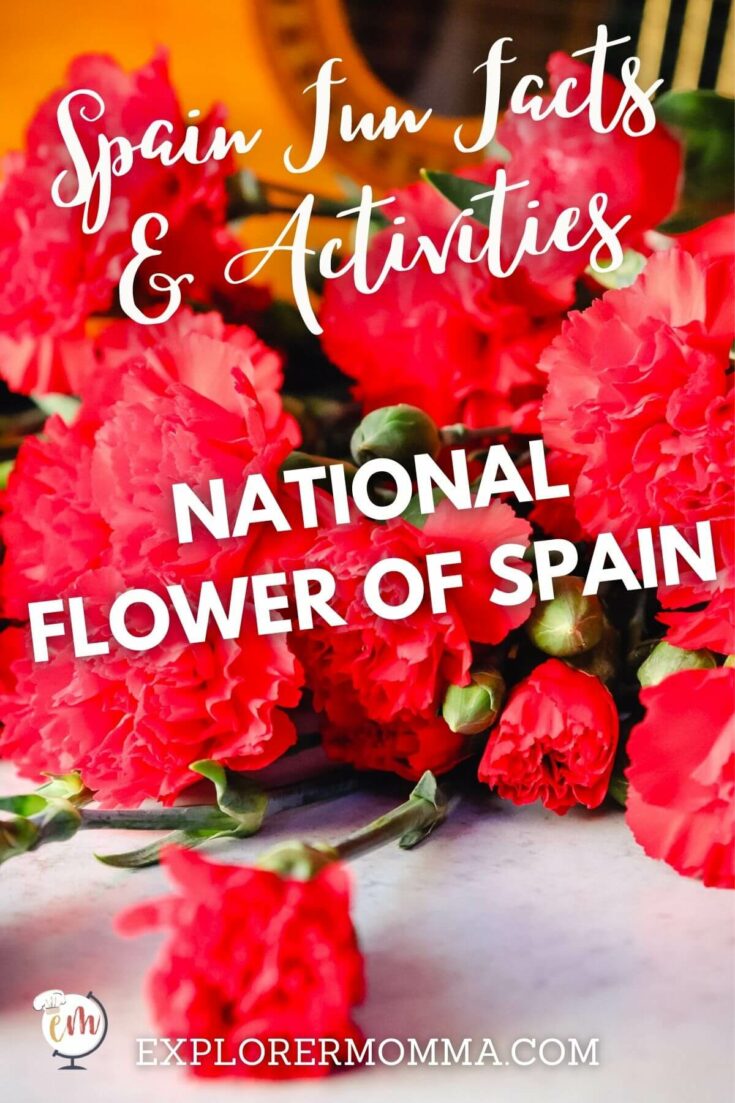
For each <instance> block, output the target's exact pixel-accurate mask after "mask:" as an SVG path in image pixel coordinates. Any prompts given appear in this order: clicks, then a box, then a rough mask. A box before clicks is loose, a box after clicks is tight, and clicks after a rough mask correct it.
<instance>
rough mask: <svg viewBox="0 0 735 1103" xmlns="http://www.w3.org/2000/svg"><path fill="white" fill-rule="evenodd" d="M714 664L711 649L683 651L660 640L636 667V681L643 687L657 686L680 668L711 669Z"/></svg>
mask: <svg viewBox="0 0 735 1103" xmlns="http://www.w3.org/2000/svg"><path fill="white" fill-rule="evenodd" d="M715 666H717V662H716V660H715V657H714V655H713V654H712V652H711V651H685V650H684V648H683V647H672V645H671V644H670V643H666V640H662V641H661V643H657V644H656V646H655V647H654V649H653V651H652V652H651V654H650V655H649V656H648V658H647V659H646V661H645V662H644V663H641V665H640V666H639V667H638V681H639V682H640V683H641V685H642V686H643V687H644V688H645V687H646V686H657V685H658V684H659V682H663V680H664V678H668V677H669V675H670V674H677V673H678V672H679V671H680V670H711V669H712V668H713V667H715Z"/></svg>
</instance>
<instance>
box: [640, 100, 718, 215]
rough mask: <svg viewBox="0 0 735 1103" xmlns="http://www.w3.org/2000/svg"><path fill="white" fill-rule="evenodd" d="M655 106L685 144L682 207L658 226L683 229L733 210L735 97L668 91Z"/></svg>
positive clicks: (661, 117)
mask: <svg viewBox="0 0 735 1103" xmlns="http://www.w3.org/2000/svg"><path fill="white" fill-rule="evenodd" d="M655 111H656V115H657V117H658V119H659V120H660V121H661V122H662V123H664V125H665V126H667V127H669V129H670V130H672V131H673V132H674V133H675V134H676V136H677V137H678V138H680V139H681V141H682V142H683V144H684V186H683V189H682V194H681V197H680V200H679V207H678V209H677V210H676V211H675V213H674V214H673V216H671V217H670V218H668V219H667V220H666V222H664V224H663V225H662V226H659V230H661V231H662V232H664V233H681V232H682V231H684V230H690V229H693V228H694V227H696V226H701V225H702V223H703V222H709V221H710V219H713V218H717V217H718V216H719V215H723V214H729V212H730V211H732V210H733V207H734V206H735V204H734V203H733V192H734V190H735V140H734V134H735V100H733V99H731V98H729V97H727V96H720V95H719V94H718V93H717V92H711V91H705V90H699V91H696V92H667V93H666V94H665V95H663V96H660V97H659V98H658V99H657V100H656V104H655Z"/></svg>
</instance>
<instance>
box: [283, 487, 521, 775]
mask: <svg viewBox="0 0 735 1103" xmlns="http://www.w3.org/2000/svg"><path fill="white" fill-rule="evenodd" d="M529 533H530V526H529V525H528V523H527V522H526V521H523V520H521V519H520V518H518V517H516V516H515V514H514V513H513V510H512V509H511V508H510V506H508V505H505V504H504V503H501V502H495V503H493V504H492V505H491V506H488V507H487V508H484V509H473V510H466V511H457V510H455V509H454V508H453V507H452V506H451V505H450V503H448V502H446V501H445V502H443V503H441V504H440V505H439V507H438V508H437V510H436V512H435V513H434V514H432V515H431V516H430V517H429V518H428V519H427V521H426V525H425V527H424V529H423V531H422V530H420V529H417V528H415V527H414V526H413V525H409V524H408V523H407V522H406V521H403V520H400V519H397V520H395V521H390V522H388V523H386V524H383V525H375V524H374V523H372V522H368V521H365V520H360V521H357V522H355V523H353V524H351V525H343V526H337V527H335V528H334V529H332V530H331V531H327V532H324V533H322V534H321V535H320V536H318V537H317V539H316V540H315V542H314V546H313V548H312V549H311V551H310V552H309V553H308V556H307V559H306V563H307V565H308V566H317V567H323V568H326V569H327V570H328V571H329V572H330V573H331V574H332V575H333V577H334V578H335V579H336V583H337V588H336V594H335V597H334V599H333V601H332V603H331V604H332V605H333V607H334V608H335V609H336V611H337V612H338V613H339V614H340V615H341V616H342V617H343V619H344V620H345V621H346V624H344V625H341V626H338V627H327V626H323V625H316V626H315V627H314V628H313V629H311V630H309V631H306V632H303V633H300V634H299V636H298V637H297V642H296V644H295V646H296V648H297V653H298V655H299V657H300V659H301V660H302V662H303V663H304V666H305V668H306V671H307V679H308V682H309V685H310V686H311V688H312V689H313V692H314V704H315V707H316V708H317V710H318V711H320V712H323V713H324V735H325V745H326V749H327V751H328V753H333V754H334V756H335V757H337V758H340V759H342V760H346V761H352V762H354V763H355V764H356V765H359V766H361V767H363V768H371V769H390V770H395V771H396V772H397V773H400V774H402V775H403V776H405V777H410V778H415V777H419V776H420V775H421V773H423V771H424V770H426V769H431V770H434V771H436V772H441V771H442V770H446V769H448V768H449V767H450V766H452V765H454V764H455V763H456V762H457V761H458V760H459V758H461V757H463V755H464V754H466V753H467V743H466V740H464V739H463V738H462V737H458V736H457V735H455V734H454V733H452V732H451V731H450V730H449V728H448V727H447V725H446V724H445V723H444V721H443V720H441V719H440V718H439V717H438V716H437V715H436V712H437V710H438V708H439V706H440V705H441V701H442V699H443V695H444V692H445V690H446V688H447V686H448V685H449V684H450V683H455V684H464V683H465V682H466V681H467V678H468V672H469V668H470V663H471V660H472V654H471V648H470V641H471V640H475V641H478V642H482V643H493V644H495V643H500V642H501V641H502V640H503V639H505V637H506V636H507V634H508V633H509V632H510V631H511V630H512V629H513V628H515V627H517V626H518V625H519V624H521V623H523V621H524V620H525V619H526V617H527V616H528V615H529V612H530V609H531V604H532V602H531V601H529V602H526V603H523V604H521V605H515V606H501V605H497V604H493V603H491V602H490V600H489V597H490V593H491V592H492V590H493V589H495V588H496V587H497V588H498V589H503V588H504V586H503V584H502V583H501V582H500V580H498V579H497V578H495V577H494V576H493V574H492V572H491V571H490V570H489V567H488V560H489V558H490V555H491V553H492V551H493V550H494V548H495V547H497V546H498V545H500V544H505V543H520V544H523V545H525V544H527V542H528V537H529ZM447 550H452V551H456V550H459V551H460V552H461V555H462V572H463V574H462V577H463V580H464V581H463V585H462V587H461V588H458V589H450V590H448V591H447V593H446V599H447V609H446V612H444V613H441V612H434V611H432V609H431V606H430V602H429V597H428V589H426V591H425V598H424V600H423V602H422V603H421V605H420V606H419V607H418V609H417V610H416V611H415V612H414V613H412V614H411V615H409V616H407V617H405V618H401V619H399V620H386V619H384V618H381V617H379V616H377V614H376V613H375V612H373V610H372V609H371V608H370V607H369V606H368V604H367V602H366V601H365V596H364V592H363V583H364V578H365V574H366V572H367V571H368V570H369V569H370V567H371V566H372V565H373V564H375V563H378V562H379V561H380V560H383V559H386V558H389V557H398V558H400V559H403V560H405V561H407V562H408V563H410V564H413V565H414V566H415V567H416V569H417V570H418V571H419V572H420V573H421V575H422V576H423V577H424V579H425V576H426V555H427V554H431V553H434V552H442V551H447ZM529 570H530V567H529ZM447 573H452V572H451V571H448V572H447ZM406 596H407V587H406V582H405V580H404V579H403V577H402V576H400V575H398V574H396V573H389V574H387V575H386V577H385V578H384V580H383V583H382V585H381V597H382V598H383V600H384V601H385V602H387V603H388V604H390V605H400V604H401V603H402V602H403V601H404V600H405V598H406Z"/></svg>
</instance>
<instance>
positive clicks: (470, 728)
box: [442, 670, 505, 735]
mask: <svg viewBox="0 0 735 1103" xmlns="http://www.w3.org/2000/svg"><path fill="white" fill-rule="evenodd" d="M470 676H471V678H472V681H471V682H470V684H469V685H468V686H450V687H449V689H448V690H447V692H446V696H445V697H444V704H443V705H442V716H443V717H444V720H445V721H446V723H447V726H448V727H449V728H451V730H452V731H453V732H457V733H458V734H459V735H477V734H478V733H479V732H484V731H487V729H488V728H490V727H492V725H493V724H494V723H495V721H496V719H497V717H498V713H499V712H500V706H501V705H502V703H503V697H504V696H505V681H504V680H503V676H502V674H500V673H498V671H497V670H477V671H473V672H472V674H471V675H470Z"/></svg>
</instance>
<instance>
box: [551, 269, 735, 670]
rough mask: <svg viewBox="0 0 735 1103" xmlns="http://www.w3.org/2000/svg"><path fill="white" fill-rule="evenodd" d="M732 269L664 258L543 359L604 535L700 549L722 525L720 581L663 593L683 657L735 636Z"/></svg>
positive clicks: (569, 447)
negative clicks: (708, 528) (663, 529)
mask: <svg viewBox="0 0 735 1103" xmlns="http://www.w3.org/2000/svg"><path fill="white" fill-rule="evenodd" d="M732 284H733V259H732V257H729V258H728V257H721V258H709V257H707V256H690V255H689V254H687V253H685V252H683V251H681V250H679V249H671V250H669V251H668V252H665V253H660V254H657V255H655V256H654V257H652V258H651V260H649V262H648V264H647V266H646V269H645V271H644V272H643V274H642V275H641V276H640V277H639V278H638V280H637V281H636V282H635V283H634V284H633V285H632V287H629V288H626V289H624V290H618V291H611V292H608V293H607V294H606V295H603V297H602V298H601V299H600V300H599V301H598V302H596V303H593V304H592V306H590V307H589V308H588V309H587V310H586V311H584V312H583V313H579V314H573V315H572V316H571V317H570V319H569V321H568V322H567V323H566V325H565V327H564V329H563V331H562V334H561V336H560V337H558V338H557V339H556V340H555V341H554V342H553V343H552V345H551V346H550V347H549V349H548V350H547V351H546V353H545V354H544V356H543V357H542V365H541V366H542V367H543V368H544V369H545V370H546V371H547V372H548V375H549V388H548V392H547V395H546V398H545V400H544V404H543V412H542V420H543V426H544V437H545V440H546V442H547V444H548V445H550V446H551V447H552V448H559V449H563V450H564V451H565V452H567V453H571V454H573V455H575V456H577V457H578V458H579V460H580V463H581V472H580V475H579V478H578V480H577V482H576V486H575V488H574V505H575V511H576V514H577V517H578V519H579V521H580V523H581V524H582V526H583V528H584V529H585V530H586V532H587V533H589V534H590V535H592V536H597V535H598V534H599V533H601V532H612V533H613V534H614V535H615V537H616V538H617V540H618V542H619V543H620V544H621V546H622V547H623V548H625V549H627V550H629V551H632V552H633V553H634V552H635V547H636V542H637V541H636V533H637V530H638V529H639V528H642V527H648V526H653V527H658V526H660V525H676V526H677V527H678V528H679V529H680V530H681V531H682V533H683V534H684V535H685V536H686V537H687V538H688V539H690V540H693V539H694V526H695V523H696V522H697V521H710V522H711V523H712V527H713V533H714V537H715V556H716V563H717V567H718V578H717V580H716V582H713V583H706V582H702V581H700V580H698V579H697V578H696V576H694V575H693V573H691V572H685V573H683V575H682V581H681V585H679V586H675V587H668V588H662V589H661V592H660V594H659V596H660V598H661V600H662V602H663V604H664V606H666V607H667V608H673V609H679V608H686V607H687V606H691V605H695V604H697V603H702V602H706V603H707V604H706V605H705V607H704V608H703V609H700V610H699V611H697V612H694V611H691V612H686V613H680V614H667V615H666V616H665V617H663V618H662V619H664V620H666V622H667V623H669V624H671V625H672V628H673V630H672V632H671V633H670V637H669V638H670V639H671V642H672V643H675V644H677V645H678V646H682V647H691V648H699V647H706V646H709V647H713V648H714V649H715V650H719V651H723V652H728V651H730V650H732V649H733V646H735V637H734V635H733V630H734V624H733V601H732V595H733V587H734V585H735V548H734V547H733V517H734V516H735V512H734V511H735V495H734V493H733V470H734V466H735V464H734V461H735V435H734V434H733V406H732V402H733V375H732V372H731V370H730V361H729V353H730V347H731V345H732V342H733V337H735V322H734V321H733V313H732Z"/></svg>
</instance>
